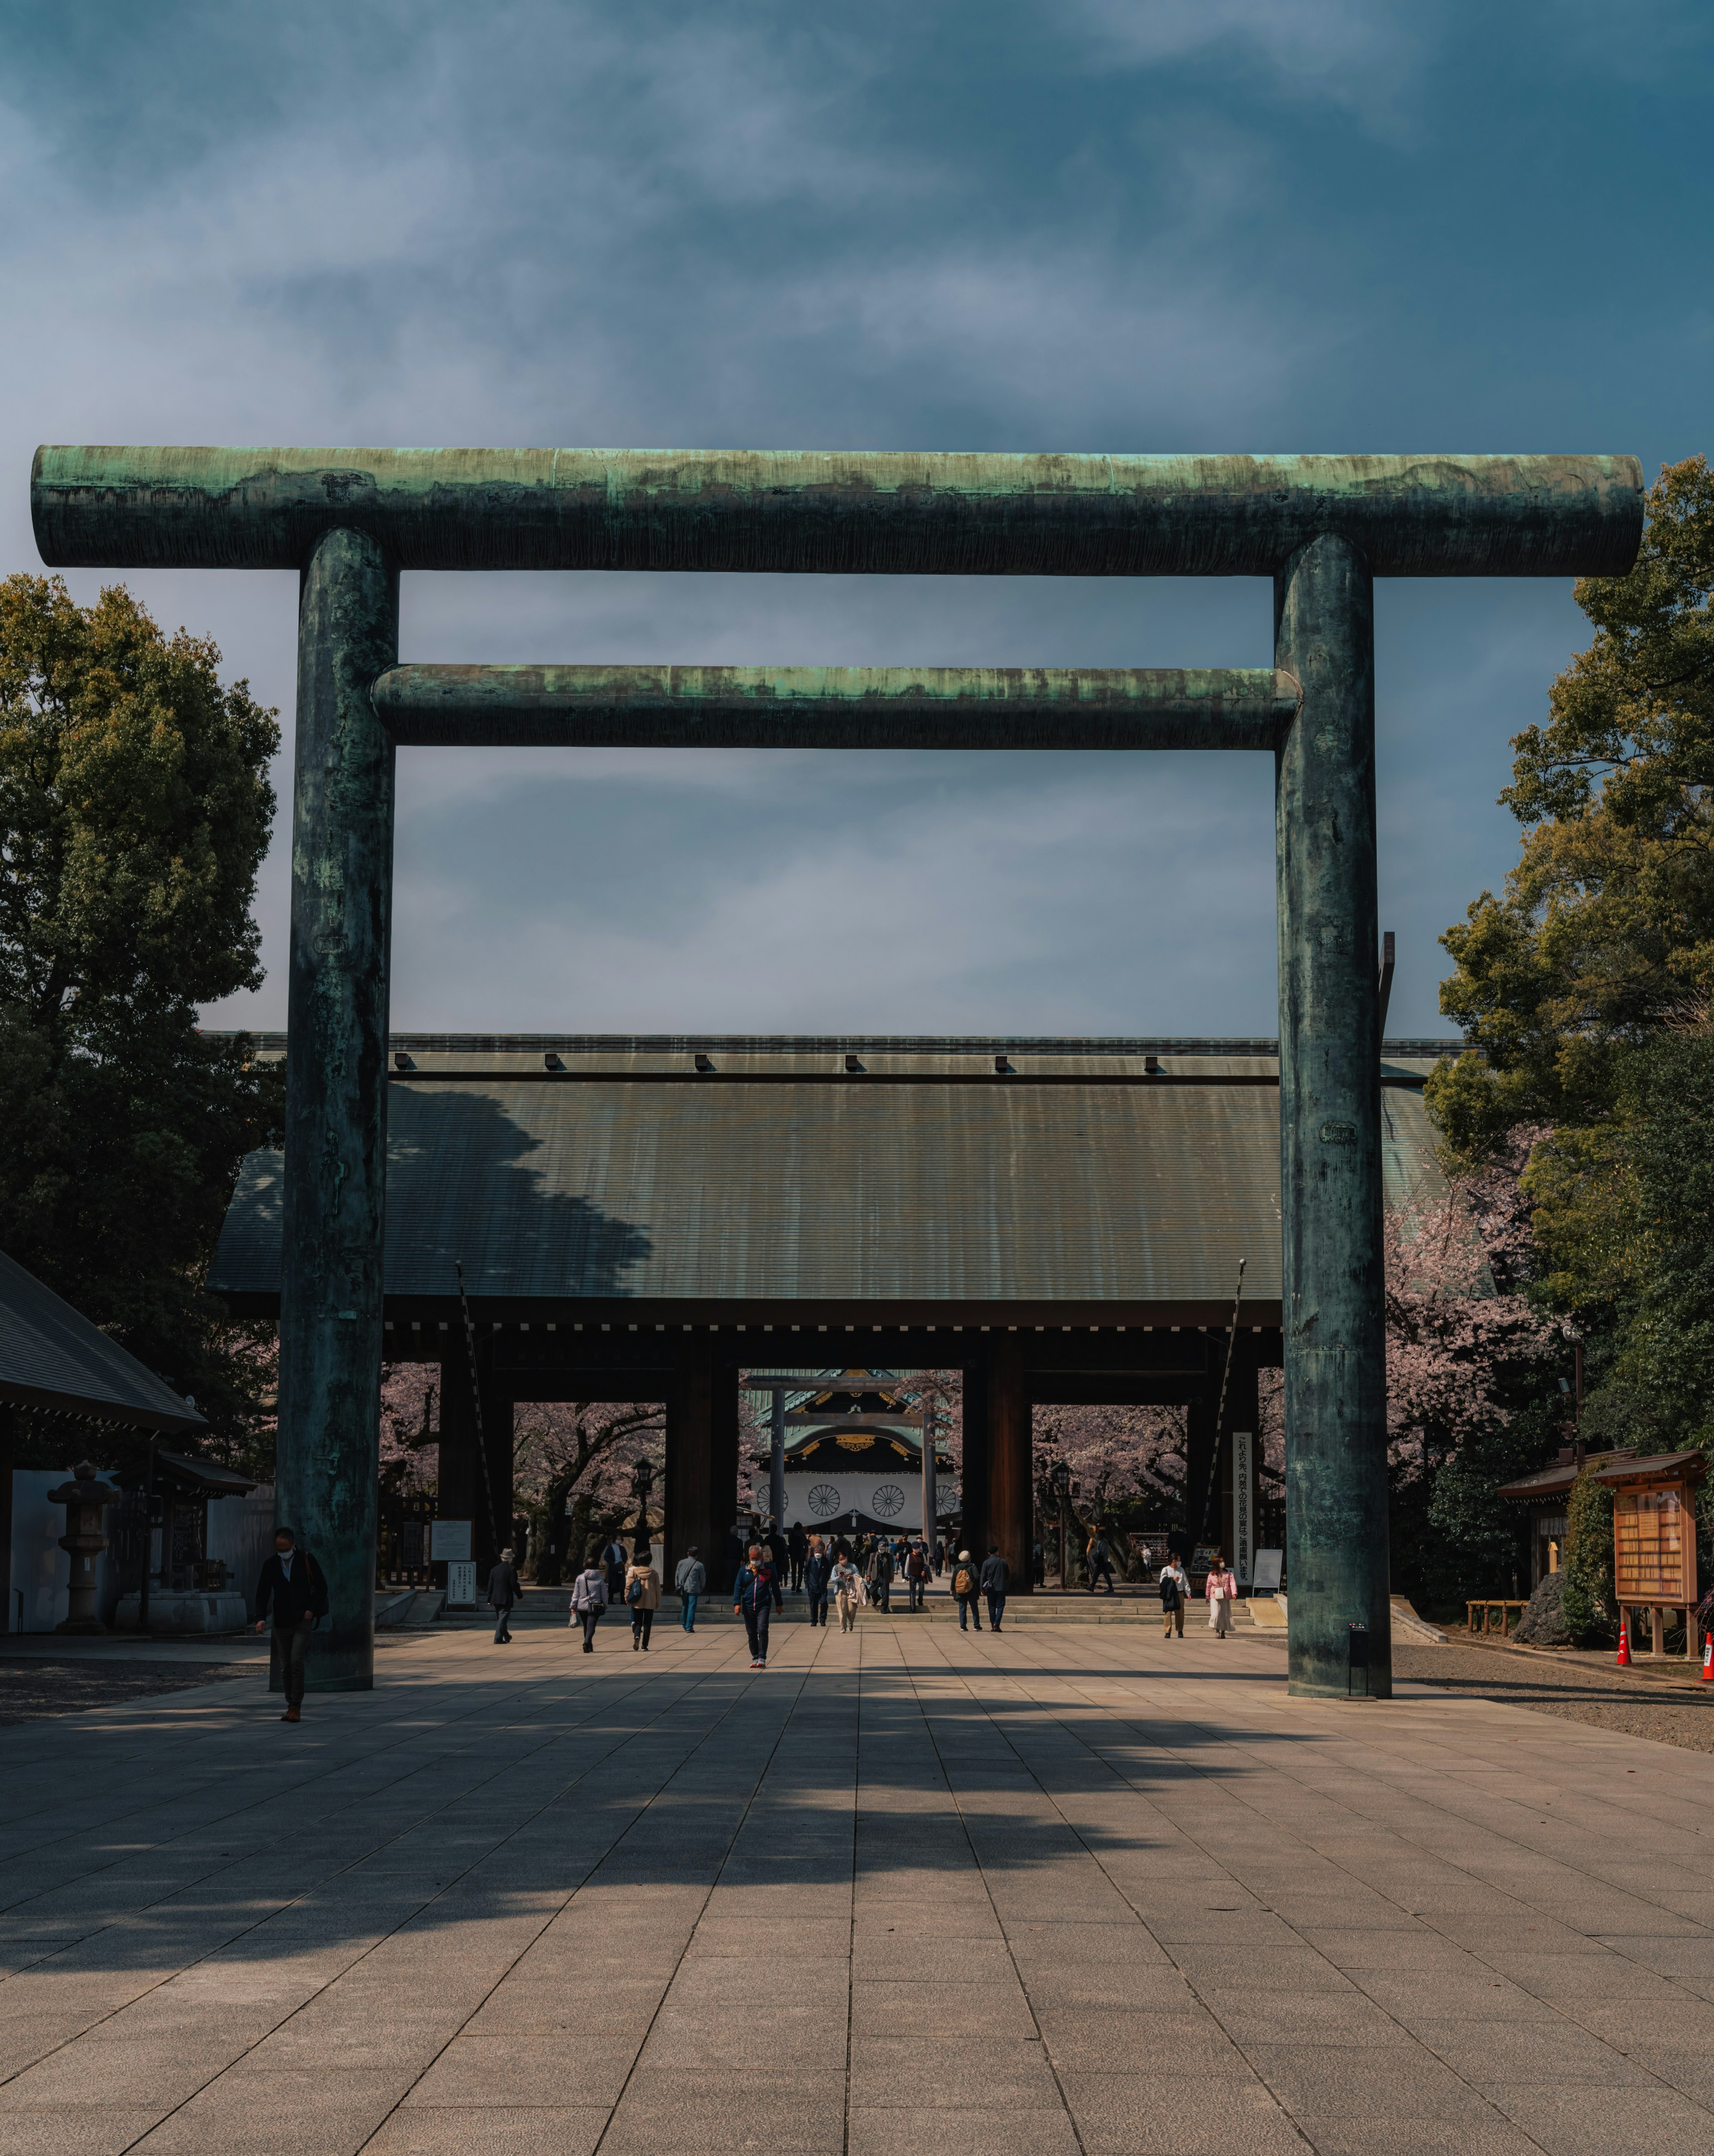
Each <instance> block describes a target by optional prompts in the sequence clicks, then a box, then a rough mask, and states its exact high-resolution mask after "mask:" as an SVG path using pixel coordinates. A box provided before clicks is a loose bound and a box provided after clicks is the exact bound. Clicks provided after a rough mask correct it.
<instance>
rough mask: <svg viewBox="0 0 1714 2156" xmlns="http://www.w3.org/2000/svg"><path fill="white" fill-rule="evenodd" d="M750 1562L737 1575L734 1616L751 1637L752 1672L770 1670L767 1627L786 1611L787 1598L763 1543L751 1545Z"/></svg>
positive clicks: (734, 1593)
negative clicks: (779, 1611) (778, 1610)
mask: <svg viewBox="0 0 1714 2156" xmlns="http://www.w3.org/2000/svg"><path fill="white" fill-rule="evenodd" d="M747 1555H748V1558H749V1562H748V1563H747V1564H746V1565H745V1567H744V1568H743V1570H742V1572H741V1573H739V1574H738V1578H737V1584H736V1586H735V1587H734V1588H733V1589H732V1594H733V1596H734V1598H735V1599H734V1600H733V1603H732V1614H733V1616H735V1617H742V1619H743V1620H744V1630H746V1632H747V1633H748V1634H749V1635H750V1666H751V1668H752V1670H765V1669H766V1668H767V1628H768V1625H769V1624H770V1622H771V1621H772V1616H773V1613H774V1611H775V1610H776V1609H784V1608H785V1606H786V1604H785V1599H784V1598H783V1595H782V1594H781V1593H780V1576H779V1574H778V1573H777V1572H776V1571H775V1570H774V1568H773V1564H772V1560H771V1559H770V1558H769V1557H768V1555H767V1551H766V1549H765V1548H763V1546H762V1543H751V1545H750V1548H749V1550H748V1553H747Z"/></svg>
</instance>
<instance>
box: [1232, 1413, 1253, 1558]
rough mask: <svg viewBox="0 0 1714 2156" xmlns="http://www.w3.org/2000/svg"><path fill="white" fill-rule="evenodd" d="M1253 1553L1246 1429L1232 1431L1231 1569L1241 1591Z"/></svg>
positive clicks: (1250, 1453) (1250, 1441)
mask: <svg viewBox="0 0 1714 2156" xmlns="http://www.w3.org/2000/svg"><path fill="white" fill-rule="evenodd" d="M1254 1555H1255V1443H1254V1441H1253V1437H1252V1434H1251V1432H1250V1431H1249V1430H1234V1431H1233V1433H1232V1569H1233V1571H1234V1573H1236V1574H1237V1575H1238V1585H1239V1591H1240V1592H1242V1591H1243V1589H1245V1588H1247V1587H1249V1586H1250V1584H1251V1580H1250V1570H1251V1559H1252V1558H1253V1557H1254Z"/></svg>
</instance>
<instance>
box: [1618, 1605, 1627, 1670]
mask: <svg viewBox="0 0 1714 2156" xmlns="http://www.w3.org/2000/svg"><path fill="white" fill-rule="evenodd" d="M1629 1667H1630V1624H1629V1620H1628V1619H1626V1618H1624V1617H1621V1618H1620V1619H1619V1668H1620V1669H1622V1670H1628V1669H1629Z"/></svg>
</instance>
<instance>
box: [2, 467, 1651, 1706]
mask: <svg viewBox="0 0 1714 2156" xmlns="http://www.w3.org/2000/svg"><path fill="white" fill-rule="evenodd" d="M32 502H33V512H34V518H35V529H36V536H37V542H38V547H39V548H40V551H41V554H42V558H43V560H44V562H47V563H48V564H49V566H50V567H100V568H179V569H185V568H209V569H213V568H253V569H295V570H297V571H298V572H299V573H300V603H299V641H298V699H297V703H298V725H297V756H296V772H295V785H294V799H293V820H292V922H291V972H290V1014H289V1032H290V1054H289V1057H288V1063H287V1080H286V1086H287V1097H286V1142H285V1271H284V1276H283V1282H282V1296H281V1315H280V1444H279V1468H278V1478H277V1479H278V1486H279V1489H280V1501H281V1505H282V1508H283V1510H284V1512H285V1513H287V1514H289V1515H290V1517H292V1518H293V1520H294V1522H295V1524H297V1525H298V1526H299V1527H300V1529H301V1530H302V1531H303V1532H305V1534H306V1536H307V1537H308V1538H309V1540H310V1542H311V1543H313V1544H314V1546H315V1547H316V1550H317V1551H318V1553H321V1556H322V1558H323V1561H324V1563H325V1565H326V1570H327V1573H328V1577H329V1584H330V1587H331V1594H332V1604H333V1614H332V1622H331V1628H330V1630H329V1631H328V1632H327V1633H326V1634H323V1635H319V1637H318V1641H317V1649H316V1657H315V1667H314V1671H313V1673H312V1677H311V1681H312V1682H316V1683H318V1684H320V1685H322V1686H336V1687H344V1688H352V1687H363V1686H367V1685H369V1684H370V1683H371V1682H372V1672H373V1644H374V1643H373V1594H372V1589H373V1584H374V1548H375V1491H376V1460H377V1415H378V1394H379V1379H380V1367H381V1355H382V1270H381V1259H382V1216H383V1208H384V1203H385V1175H386V1168H385V1163H386V1149H385V1139H386V1132H385V1113H386V1111H385V1100H386V1083H385V1061H386V1045H387V963H388V942H389V932H390V926H391V916H392V878H393V768H394V759H395V755H396V752H397V749H398V747H399V745H400V744H402V743H416V742H423V743H427V742H454V741H476V742H518V741H528V742H543V741H562V742H567V743H572V742H582V743H593V742H656V743H659V744H663V745H665V744H667V743H684V742H706V743H708V744H709V745H710V746H727V747H741V746H752V745H755V746H777V745H782V744H787V743H793V744H801V745H805V746H808V745H814V746H818V747H853V748H859V747H900V746H904V747H995V748H1022V747H1049V746H1052V747H1066V748H1070V747H1100V748H1115V747H1136V748H1147V747H1157V748H1162V747H1173V748H1178V747H1234V748H1250V749H1261V750H1268V749H1270V750H1271V751H1272V752H1273V754H1274V757H1275V849H1276V860H1277V892H1278V927H1279V939H1280V942H1279V948H1280V1210H1281V1221H1282V1236H1283V1288H1284V1296H1283V1310H1284V1328H1285V1359H1286V1505H1287V1534H1288V1546H1289V1549H1290V1554H1291V1604H1290V1635H1291V1688H1292V1690H1293V1691H1296V1692H1300V1693H1310V1694H1321V1695H1332V1696H1336V1697H1343V1696H1344V1695H1345V1694H1346V1692H1347V1689H1348V1686H1349V1676H1348V1669H1349V1664H1350V1660H1351V1657H1350V1652H1349V1642H1350V1628H1351V1627H1352V1625H1363V1626H1366V1627H1367V1628H1368V1635H1369V1653H1370V1661H1369V1685H1368V1688H1369V1691H1370V1692H1371V1693H1372V1694H1373V1695H1381V1696H1383V1695H1385V1694H1386V1693H1387V1692H1388V1691H1390V1689H1391V1639H1390V1617H1389V1603H1388V1547H1387V1483H1386V1403H1385V1387H1386V1371H1385V1354H1384V1341H1383V1317H1382V1308H1383V1278H1382V1260H1381V1247H1380V1242H1381V1168H1380V1147H1379V1089H1378V1069H1377V1058H1378V1047H1379V1039H1378V1004H1377V978H1378V951H1377V941H1378V937H1377V928H1376V886H1375V776H1374V643H1373V579H1374V578H1375V577H1378V576H1383V577H1384V576H1405V577H1410V576H1441V577H1445V576H1459V577H1470V576H1556V577H1563V576H1579V575H1581V576H1621V575H1623V574H1624V572H1626V571H1627V570H1628V569H1629V567H1631V565H1632V563H1633V562H1634V559H1635V557H1636V552H1637V548H1638V546H1639V544H1640V539H1641V534H1642V514H1643V494H1642V471H1641V467H1640V465H1639V463H1638V461H1637V459H1634V458H1633V457H1622V456H1621V457H1594V456H1590V457H1577V456H1343V457H1340V456H1311V457H1284V456H1166V457H1148V456H1057V455H1047V456H1029V455H1000V454H969V455H963V454H913V453H902V452H901V453H891V452H881V453H864V452H852V453H830V454H819V453H817V454H810V453H802V452H762V451H755V452H751V451H632V450H599V449H559V450H546V449H540V450H536V449H426V450H408V449H144V448H58V449H42V450H38V453H37V456H36V462H35V469H34V474H33V490H32ZM473 568H486V569H579V570H588V569H601V568H612V569H664V570H685V569H706V570H752V571H772V572H781V571H799V572H816V573H821V574H849V573H858V574H890V575H902V574H930V575H993V576H1042V575H1048V576H1254V577H1269V578H1270V579H1271V580H1272V584H1273V594H1274V649H1275V666H1274V670H1273V671H1272V672H1268V671H1266V670H1260V671H1248V672H1239V671H1232V672H1226V673H1194V672H1191V673H1178V674H1162V673H1157V672H1155V673H1152V672H1147V671H1126V670H1116V671H1115V670H1101V671H1091V672H1079V671H1077V670H1051V671H1048V670H1044V671H1029V670H1021V671H1015V670H998V669H995V670H982V669H952V670H927V671H916V672H906V671H904V670H869V669H854V670H822V669H816V668H791V669H783V670H767V669H759V668H758V669H751V668H697V667H680V668H659V667H653V668H651V667H636V668H622V667H603V668H590V667H534V668H445V667H419V666H406V667H401V666H399V665H398V577H399V574H400V572H401V571H403V570H407V569H473ZM1014 1479H1015V1476H1014ZM993 1524H994V1527H995V1529H996V1531H997V1532H999V1533H1000V1534H1001V1536H1002V1538H1003V1542H1004V1543H1005V1544H1006V1546H1007V1554H1008V1557H1009V1558H1010V1559H1011V1561H1012V1563H1013V1565H1014V1570H1015V1571H1017V1572H1018V1573H1020V1574H1021V1573H1024V1559H1025V1558H1026V1557H1027V1554H1028V1549H1027V1538H1028V1533H1029V1487H1028V1471H1027V1459H1026V1461H1025V1472H1024V1486H1023V1488H1022V1489H1021V1490H1019V1489H1007V1490H1002V1489H998V1488H997V1489H996V1490H995V1491H993Z"/></svg>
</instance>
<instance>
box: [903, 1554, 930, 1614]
mask: <svg viewBox="0 0 1714 2156" xmlns="http://www.w3.org/2000/svg"><path fill="white" fill-rule="evenodd" d="M905 1584H906V1588H907V1589H909V1590H910V1596H911V1608H912V1609H921V1608H923V1606H924V1605H925V1604H926V1600H927V1597H928V1552H927V1551H926V1549H925V1548H923V1547H922V1544H921V1542H920V1541H917V1542H914V1543H911V1549H910V1553H909V1555H908V1556H907V1557H906V1559H905Z"/></svg>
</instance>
